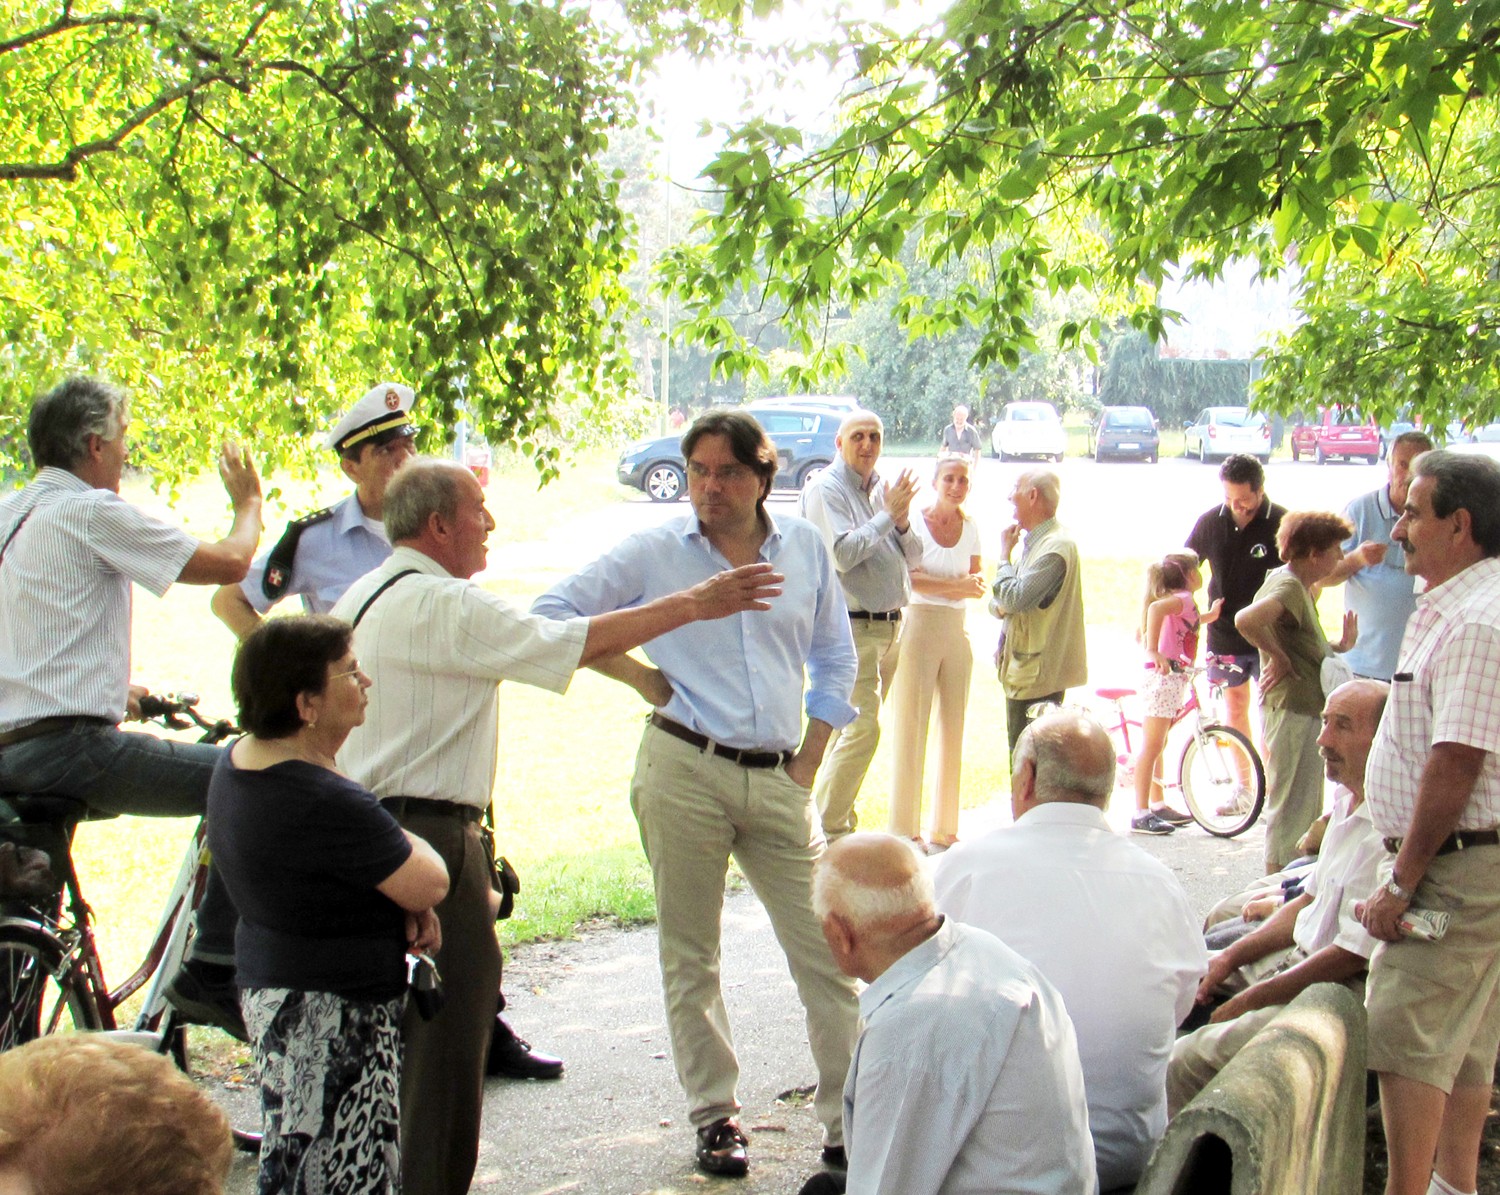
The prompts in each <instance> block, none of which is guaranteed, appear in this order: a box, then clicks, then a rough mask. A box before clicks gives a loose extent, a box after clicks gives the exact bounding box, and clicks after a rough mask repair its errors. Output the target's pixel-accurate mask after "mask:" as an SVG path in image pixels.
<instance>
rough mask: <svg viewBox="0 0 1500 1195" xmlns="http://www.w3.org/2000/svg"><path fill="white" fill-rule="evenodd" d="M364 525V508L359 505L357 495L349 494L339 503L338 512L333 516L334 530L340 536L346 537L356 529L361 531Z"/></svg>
mask: <svg viewBox="0 0 1500 1195" xmlns="http://www.w3.org/2000/svg"><path fill="white" fill-rule="evenodd" d="M364 525H365V511H364V507H362V506H361V505H360V504H359V495H358V494H350V495H349V497H348V498H346V499H344V501H343V502H341V503H339V506H338V510H337V512H336V513H335V514H334V529H335V530H336V531H337V532H338V533H339V534H340V535H348V534H349V532H351V531H353V530H354V529H355V528H356V527H358V528H361V529H363V527H364Z"/></svg>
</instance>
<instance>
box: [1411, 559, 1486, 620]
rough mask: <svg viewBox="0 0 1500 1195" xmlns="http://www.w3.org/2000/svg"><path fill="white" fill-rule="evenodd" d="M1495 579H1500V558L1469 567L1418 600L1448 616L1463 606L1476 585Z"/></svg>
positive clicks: (1434, 587) (1476, 563) (1428, 591)
mask: <svg viewBox="0 0 1500 1195" xmlns="http://www.w3.org/2000/svg"><path fill="white" fill-rule="evenodd" d="M1495 577H1500V557H1496V556H1491V557H1489V558H1487V559H1485V560H1480V561H1476V562H1475V563H1474V564H1471V565H1469V567H1468V568H1466V569H1464V571H1463V572H1461V573H1458V574H1457V575H1455V576H1452V577H1449V578H1448V579H1447V580H1446V581H1444V582H1443V583H1442V584H1441V585H1436V586H1433V587H1432V588H1430V589H1428V590H1427V591H1426V592H1425V593H1423V594H1422V595H1421V596H1420V597H1418V598H1417V600H1418V601H1419V602H1421V603H1422V604H1423V605H1424V606H1427V607H1430V608H1432V609H1434V610H1436V611H1437V612H1438V613H1439V614H1447V613H1449V612H1450V611H1452V610H1454V609H1456V608H1457V607H1458V606H1460V605H1462V604H1463V602H1464V600H1465V599H1466V598H1467V597H1468V596H1469V594H1470V593H1471V592H1472V591H1473V589H1474V587H1475V586H1476V585H1481V584H1483V583H1484V582H1485V581H1486V580H1489V579H1491V578H1495Z"/></svg>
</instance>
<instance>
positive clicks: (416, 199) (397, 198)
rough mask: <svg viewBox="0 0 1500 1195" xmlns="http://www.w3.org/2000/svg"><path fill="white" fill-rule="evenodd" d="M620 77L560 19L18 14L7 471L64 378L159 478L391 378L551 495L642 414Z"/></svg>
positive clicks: (446, 8) (322, 422)
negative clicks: (628, 285) (100, 379)
mask: <svg viewBox="0 0 1500 1195" xmlns="http://www.w3.org/2000/svg"><path fill="white" fill-rule="evenodd" d="M612 55H613V51H612V50H611V49H610V47H609V46H608V45H607V44H605V43H604V42H602V41H601V40H600V37H599V35H598V33H597V31H596V30H595V29H594V27H593V26H592V25H591V23H590V21H589V19H588V15H587V13H586V12H579V11H577V10H576V9H575V8H572V7H566V6H564V5H563V4H561V3H554V2H552V0H537V2H533V0H464V2H463V3H450V2H447V0H296V2H290V0H259V2H255V3H250V2H244V0H154V2H153V3H152V4H150V5H147V6H143V7H139V8H137V7H129V6H126V5H125V4H123V3H111V2H109V0H99V2H96V3H92V4H90V3H87V2H86V0H78V2H75V0H51V2H41V0H3V3H0V89H3V91H4V94H5V96H6V103H5V105H4V107H3V110H0V197H3V199H4V201H5V206H6V210H7V215H8V219H7V220H6V222H5V224H4V226H3V229H0V256H3V258H4V261H5V269H4V271H3V272H0V325H3V333H4V347H3V348H0V379H3V382H4V386H5V397H4V398H3V400H0V453H4V454H5V459H7V460H10V461H14V460H15V459H16V455H17V451H18V443H19V438H18V436H17V432H18V430H19V428H20V427H21V426H22V423H23V421H24V416H25V412H26V410H27V407H28V400H29V397H30V395H32V394H34V393H36V392H38V391H39V390H41V389H43V388H45V387H46V386H47V385H48V384H50V383H51V382H52V381H53V380H55V379H56V378H57V377H58V376H60V375H61V374H62V373H64V372H66V371H72V370H84V371H92V372H102V373H106V374H108V375H109V376H111V377H112V378H114V379H115V380H116V381H119V382H122V383H124V384H125V385H127V386H128V387H129V388H130V390H131V391H132V395H133V403H134V407H135V411H136V413H137V420H136V427H137V444H138V449H139V450H140V452H139V454H140V455H144V456H145V457H147V458H148V459H149V460H150V461H151V463H153V464H155V465H157V466H158V467H164V468H165V469H166V470H167V471H168V473H172V472H174V471H180V470H181V469H182V468H183V467H184V466H190V465H192V464H201V463H203V462H206V461H207V460H208V459H209V455H210V448H211V446H212V444H213V442H214V441H215V440H216V438H217V437H218V436H219V435H221V434H223V433H225V432H226V431H228V432H231V433H233V432H238V433H239V434H241V435H253V436H254V438H255V439H256V441H257V443H258V444H259V445H260V446H261V447H262V448H263V449H265V450H267V451H270V452H271V453H272V455H273V456H277V455H280V454H282V453H284V452H289V451H290V452H295V450H296V445H297V444H299V443H306V441H307V437H308V436H309V435H310V434H311V433H313V432H315V431H318V430H320V429H322V428H324V427H326V426H327V425H328V424H329V423H330V422H331V419H332V415H333V412H334V411H336V410H337V409H338V408H340V407H341V406H343V405H345V404H346V403H347V402H348V400H349V399H350V398H351V397H352V396H354V395H357V394H358V393H359V392H360V391H361V390H362V389H363V388H364V387H365V386H368V385H370V384H373V383H374V382H376V381H379V380H382V379H385V378H392V379H398V380H402V381H406V382H408V383H410V384H411V385H413V386H415V387H416V388H417V390H418V393H419V395H420V396H421V399H420V405H419V407H418V412H417V413H418V416H419V417H420V420H421V421H422V422H423V423H424V424H426V425H427V426H428V428H429V429H430V430H429V434H430V436H431V439H432V440H433V441H434V442H436V441H437V440H439V439H440V438H441V437H442V435H443V434H444V433H445V432H446V431H447V429H449V428H450V427H451V426H452V424H453V421H454V418H455V403H456V402H457V401H459V400H460V399H463V400H464V401H466V403H467V406H468V408H469V409H470V412H471V414H472V416H473V418H474V419H475V421H476V423H477V424H478V426H479V427H480V429H481V430H482V431H483V432H484V433H485V434H486V435H488V436H489V437H491V438H492V439H495V440H503V441H515V442H517V443H519V444H520V445H522V447H523V448H524V449H527V450H529V451H530V452H531V453H532V454H533V455H534V456H535V458H536V459H537V462H538V466H539V468H540V469H541V470H542V471H543V472H544V473H546V472H548V471H549V470H550V469H552V468H553V467H555V461H556V457H557V448H556V446H555V441H553V440H551V439H550V438H548V437H547V436H546V435H545V434H544V433H546V432H548V431H549V430H554V431H555V430H557V429H558V428H559V427H560V425H561V424H562V423H563V422H565V421H569V420H584V419H588V418H590V417H592V415H593V413H594V412H595V411H596V410H597V409H598V408H599V407H600V406H601V405H602V404H603V402H604V401H605V400H606V399H607V398H608V397H609V396H610V395H611V394H612V393H614V392H616V391H618V390H619V389H620V388H622V387H624V386H626V385H628V378H629V358H628V354H627V353H626V352H625V349H624V346H623V344H622V339H621V337H620V335H619V324H620V318H621V317H620V313H621V310H622V304H623V301H624V292H623V291H622V289H621V288H620V284H619V277H620V274H621V272H622V271H623V269H624V267H625V264H626V262H627V260H628V256H629V248H628V245H627V240H626V229H625V226H624V222H623V220H622V217H621V215H620V212H619V208H618V204H617V202H616V184H615V182H614V181H612V180H611V179H610V178H608V177H606V176H605V174H604V173H603V172H602V171H601V170H600V168H599V167H598V165H597V162H596V159H597V155H598V153H599V151H600V150H601V149H602V148H603V146H604V144H605V140H606V137H607V133H608V130H609V128H610V127H611V125H612V124H614V123H615V122H617V121H619V120H622V119H624V116H623V115H622V109H621V103H620V98H619V91H618V81H619V78H620V77H621V73H622V69H623V68H622V66H621V64H620V63H619V62H618V60H616V59H615V58H614V57H613V56H612Z"/></svg>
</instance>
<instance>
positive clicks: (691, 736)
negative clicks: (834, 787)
mask: <svg viewBox="0 0 1500 1195" xmlns="http://www.w3.org/2000/svg"><path fill="white" fill-rule="evenodd" d="M651 725H652V726H654V727H656V729H657V730H660V731H662V732H663V733H665V734H669V735H671V736H672V737H673V738H674V739H681V740H682V741H683V742H684V743H691V744H692V745H693V746H694V747H697V748H698V750H699V751H712V752H713V753H714V754H715V755H717V756H718V757H719V758H720V759H727V760H729V761H730V762H731V763H737V764H739V765H740V767H742V768H779V767H781V766H782V765H784V764H785V763H786V762H787V760H789V759H791V758H792V753H791V752H790V751H741V750H740V749H739V748H738V747H726V746H724V744H723V743H716V742H714V741H713V739H711V738H709V737H708V736H707V735H706V734H699V733H698V732H697V731H696V730H689V729H688V728H687V727H686V726H684V725H683V724H682V723H681V722H674V721H672V719H671V718H668V717H664V716H663V715H661V714H652V715H651Z"/></svg>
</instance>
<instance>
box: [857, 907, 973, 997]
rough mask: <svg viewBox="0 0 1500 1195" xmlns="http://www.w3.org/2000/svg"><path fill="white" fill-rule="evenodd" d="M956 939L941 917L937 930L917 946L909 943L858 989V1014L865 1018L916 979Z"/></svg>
mask: <svg viewBox="0 0 1500 1195" xmlns="http://www.w3.org/2000/svg"><path fill="white" fill-rule="evenodd" d="M957 940H958V930H957V929H956V928H955V926H954V924H953V922H952V921H950V920H949V919H948V918H947V917H944V918H943V924H942V925H940V926H938V931H937V933H935V934H933V935H932V937H930V938H928V939H927V940H926V941H925V942H923V943H922V944H921V945H920V946H913V947H912V948H911V949H910V950H908V951H907V952H906V953H905V954H903V955H902V956H901V957H900V958H898V959H897V960H896V961H895V962H894V963H892V964H891V965H890V966H889V967H887V968H886V970H885V973H884V974H883V975H879V976H877V977H876V979H875V982H874V983H872V984H871V985H870V986H869V987H867V988H866V989H865V990H864V991H863V992H861V993H860V996H859V1015H860V1016H861V1017H863V1018H864V1019H865V1020H866V1021H868V1020H869V1019H870V1017H871V1016H872V1015H873V1014H874V1012H875V1010H876V1009H877V1008H879V1007H880V1006H881V1005H882V1004H884V1003H885V1002H886V1001H887V1000H889V999H890V998H891V997H892V996H894V995H895V994H896V993H897V992H899V991H900V990H901V989H902V988H904V987H905V986H906V985H907V984H909V983H913V982H915V981H916V980H918V979H920V978H921V977H922V976H924V975H926V974H927V972H929V971H931V970H932V969H933V968H934V967H935V966H937V965H938V964H939V963H940V962H942V961H943V958H944V956H945V955H946V954H947V953H948V952H949V951H950V950H952V949H953V947H954V944H955V943H956V942H957Z"/></svg>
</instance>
